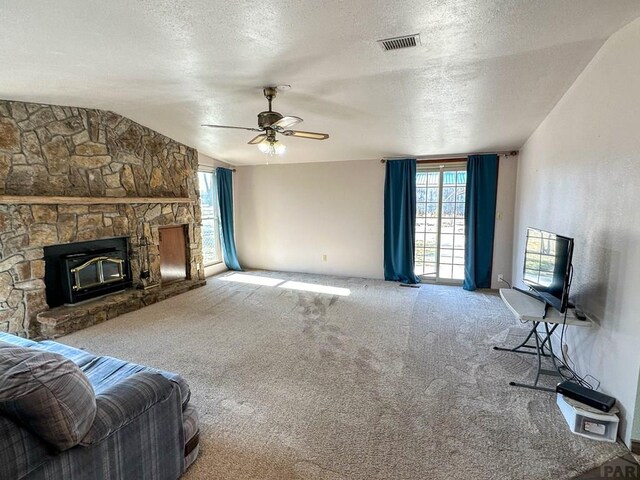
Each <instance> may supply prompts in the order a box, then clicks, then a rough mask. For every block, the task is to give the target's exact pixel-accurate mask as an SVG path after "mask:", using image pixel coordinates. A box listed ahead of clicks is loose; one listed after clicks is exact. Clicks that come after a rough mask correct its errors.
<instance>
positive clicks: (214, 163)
mask: <svg viewBox="0 0 640 480" xmlns="http://www.w3.org/2000/svg"><path fill="white" fill-rule="evenodd" d="M198 165H199V166H200V167H204V168H205V169H214V168H216V167H224V168H233V165H229V164H228V163H225V162H221V161H220V160H216V159H215V158H212V157H209V156H207V155H205V154H203V153H200V152H198ZM226 270H227V266H226V265H225V264H224V262H220V263H216V264H215V265H209V266H207V267H205V268H204V275H205V277H210V276H212V275H217V274H219V273H222V272H224V271H226Z"/></svg>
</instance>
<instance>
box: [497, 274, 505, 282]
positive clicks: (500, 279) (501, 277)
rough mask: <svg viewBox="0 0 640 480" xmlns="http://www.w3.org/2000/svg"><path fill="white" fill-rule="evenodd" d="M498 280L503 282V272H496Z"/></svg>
mask: <svg viewBox="0 0 640 480" xmlns="http://www.w3.org/2000/svg"><path fill="white" fill-rule="evenodd" d="M498 281H499V282H504V275H503V274H501V273H499V274H498Z"/></svg>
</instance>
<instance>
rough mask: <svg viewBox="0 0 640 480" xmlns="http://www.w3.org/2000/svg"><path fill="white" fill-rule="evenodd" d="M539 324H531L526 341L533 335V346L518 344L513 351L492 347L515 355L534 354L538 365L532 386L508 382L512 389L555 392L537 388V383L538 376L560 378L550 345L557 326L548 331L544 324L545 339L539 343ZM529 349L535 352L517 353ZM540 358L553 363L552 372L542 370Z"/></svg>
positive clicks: (551, 389) (547, 325) (550, 389)
mask: <svg viewBox="0 0 640 480" xmlns="http://www.w3.org/2000/svg"><path fill="white" fill-rule="evenodd" d="M540 323H541V322H533V328H532V329H531V332H530V333H529V335H528V336H527V340H525V342H526V341H528V340H529V339H530V338H531V336H532V335H533V336H534V338H535V342H536V344H535V346H530V347H529V346H528V345H523V344H520V345H518V347H515V348H514V349H506V348H505V349H503V348H497V347H493V348H494V349H496V350H505V351H511V352H515V353H535V355H536V358H537V363H538V368H537V370H536V379H535V381H534V382H533V384H532V385H531V384H526V383H518V382H509V385H511V386H513V387H522V388H530V389H532V390H541V391H544V392H555V389H553V388H548V387H539V386H538V381H539V380H540V375H552V376H561V375H560V369H559V368H558V365H557V364H556V359H555V356H554V354H553V346H552V345H551V335H552V334H553V332H554V331H555V329H556V327H557V326H558V325H557V324H556V325H554V326H553V327H552V328H551V330H550V329H549V324H548V323H546V322H544V328H545V334H546V335H545V337H544V339H542V341H540V340H541V339H540V337H539V336H538V325H540ZM545 345H546V346H547V348H548V349H549V355H547V354H545V353H544V347H545ZM524 346H526V347H529V348H535V352H523V351H519V350H518V349H519V348H521V347H524ZM542 357H551V362H552V363H553V367H554V369H553V370H549V369H546V368H542Z"/></svg>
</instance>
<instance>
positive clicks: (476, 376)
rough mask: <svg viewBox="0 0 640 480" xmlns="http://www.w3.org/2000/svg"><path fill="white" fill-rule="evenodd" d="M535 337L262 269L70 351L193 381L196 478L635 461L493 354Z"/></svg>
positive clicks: (479, 307)
mask: <svg viewBox="0 0 640 480" xmlns="http://www.w3.org/2000/svg"><path fill="white" fill-rule="evenodd" d="M329 287H331V288H329ZM526 333H527V330H526V329H525V328H524V327H523V326H522V325H520V323H519V322H517V321H516V320H515V319H514V318H513V316H512V315H511V314H510V312H509V311H508V310H507V308H506V307H505V306H504V305H503V303H502V301H501V300H500V297H499V296H498V295H497V294H496V293H495V292H481V293H475V292H474V293H471V292H465V291H464V290H462V289H461V288H460V287H449V286H441V285H422V286H421V287H420V288H415V289H414V288H402V287H399V286H398V285H397V284H394V283H391V282H384V281H379V280H367V279H361V278H337V277H329V276H319V275H304V274H290V273H280V272H263V271H254V272H247V273H232V274H229V273H225V274H222V275H220V276H217V277H214V278H210V279H209V280H208V284H207V286H205V287H203V288H200V289H197V290H193V291H191V292H188V293H185V294H183V295H179V296H177V297H173V298H171V299H168V300H166V301H163V302H161V303H158V304H155V305H152V306H149V307H147V308H144V309H143V310H140V311H137V312H134V313H130V314H127V315H123V316H121V317H118V318H116V319H113V320H110V321H108V322H105V323H102V324H100V325H96V326H94V327H91V328H88V329H86V330H82V331H79V332H76V333H74V334H71V335H68V336H66V337H63V338H61V339H60V340H61V341H62V342H63V343H67V344H69V345H73V346H76V347H81V348H86V349H87V350H90V351H92V352H94V353H98V354H103V355H111V356H116V357H120V358H123V359H126V360H130V361H134V362H138V363H142V364H146V365H150V366H154V367H158V368H162V369H166V370H170V371H174V372H179V373H181V374H182V375H183V376H184V377H185V378H186V379H187V381H188V382H189V384H190V386H191V390H192V402H193V403H194V404H195V405H196V407H197V408H198V411H199V414H200V421H201V427H200V428H201V451H200V457H199V458H198V460H197V461H196V462H195V464H194V465H193V466H192V467H191V468H190V469H189V470H188V471H187V473H186V474H185V475H184V477H183V478H184V479H186V480H192V479H224V480H236V479H242V480H248V479H260V480H266V479H278V480H289V479H314V480H316V479H318V480H342V479H354V480H355V479H357V480H359V479H362V480H365V479H366V480H371V479H398V480H418V479H429V480H439V479H447V480H452V479H453V480H455V479H465V480H466V479H564V478H572V477H574V476H576V475H578V474H580V473H583V472H587V471H589V470H590V469H592V468H594V467H597V466H598V465H600V464H602V463H604V462H605V461H607V460H610V459H611V458H614V457H617V456H620V455H624V454H626V453H628V450H626V448H624V446H622V445H620V444H607V443H600V442H596V441H592V440H588V439H585V438H582V437H579V436H576V435H573V434H571V433H570V432H569V429H568V427H567V425H566V423H565V421H564V419H563V417H562V415H561V413H560V411H559V410H558V408H557V406H556V404H555V397H554V395H553V394H550V393H546V392H537V391H531V390H526V389H518V388H514V387H510V386H509V384H508V382H509V381H510V380H523V379H524V380H529V379H531V377H532V375H533V371H534V357H532V356H531V358H529V356H526V355H516V354H512V353H506V352H499V351H495V350H493V349H492V348H491V347H492V346H493V345H497V344H506V345H515V344H516V343H517V342H519V341H521V340H522V339H523V338H524V336H525V335H526ZM523 357H526V358H523ZM548 382H549V383H548V385H550V386H552V385H553V379H549V380H548Z"/></svg>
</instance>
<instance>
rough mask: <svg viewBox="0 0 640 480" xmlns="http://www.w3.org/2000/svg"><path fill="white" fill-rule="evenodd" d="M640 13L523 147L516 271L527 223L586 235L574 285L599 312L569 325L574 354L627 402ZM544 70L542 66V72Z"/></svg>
mask: <svg viewBox="0 0 640 480" xmlns="http://www.w3.org/2000/svg"><path fill="white" fill-rule="evenodd" d="M639 59H640V20H636V21H635V22H633V23H631V24H629V25H628V26H626V27H625V28H623V29H622V30H620V31H619V32H617V33H616V34H614V35H613V36H612V37H611V38H610V39H609V40H608V41H607V42H606V43H605V44H604V46H603V47H602V49H601V50H600V51H599V52H598V54H597V55H596V56H595V57H594V59H593V60H592V61H591V63H590V64H589V65H588V66H587V68H586V69H585V70H584V72H583V73H582V74H581V75H580V76H579V77H578V78H577V80H576V82H575V83H574V85H573V86H572V87H571V88H570V89H569V90H568V91H567V93H566V94H565V96H564V97H563V98H562V99H561V100H560V102H559V103H558V104H557V105H556V106H555V107H554V109H553V110H552V111H551V113H550V114H549V115H548V117H547V118H546V119H545V120H544V121H543V122H542V124H541V125H540V126H539V127H538V129H537V130H536V131H535V132H534V134H533V135H532V136H531V137H530V138H529V140H528V141H527V143H526V144H525V146H524V147H523V148H522V149H521V151H520V158H519V166H518V186H517V203H516V222H515V230H514V232H515V239H516V242H515V246H514V248H515V251H514V263H513V274H514V278H516V279H517V280H518V283H519V284H521V280H522V274H521V271H520V269H521V266H522V262H523V251H524V235H525V230H526V227H527V226H532V227H538V228H542V229H545V230H550V231H553V232H556V233H559V234H563V235H568V236H570V237H574V238H575V239H576V244H575V250H574V261H573V263H574V268H575V275H574V280H573V286H572V294H573V297H574V300H576V302H577V304H578V305H579V306H582V308H584V309H585V310H586V311H588V312H590V314H591V315H593V316H595V317H596V318H597V319H598V322H599V325H598V326H596V327H595V328H593V329H591V330H589V329H586V328H569V329H568V339H567V341H568V345H569V356H570V358H571V359H572V360H573V361H574V362H575V364H576V367H577V370H578V372H579V373H580V374H582V375H584V374H591V375H593V376H595V377H596V378H597V379H598V380H600V381H601V388H602V390H603V391H604V392H607V393H609V394H611V395H614V396H615V397H617V399H618V401H619V405H620V406H621V408H622V411H623V417H624V421H623V422H622V436H623V438H625V440H626V441H627V442H628V440H629V437H630V431H631V428H630V426H631V423H630V422H631V418H632V416H633V411H634V407H635V403H636V389H637V384H638V371H639V367H640V294H639V293H638V290H637V289H638V286H639V285H640V209H639V208H638V206H639V205H640V188H639V186H640V161H639V160H640V60H639ZM532 74H535V72H532Z"/></svg>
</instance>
